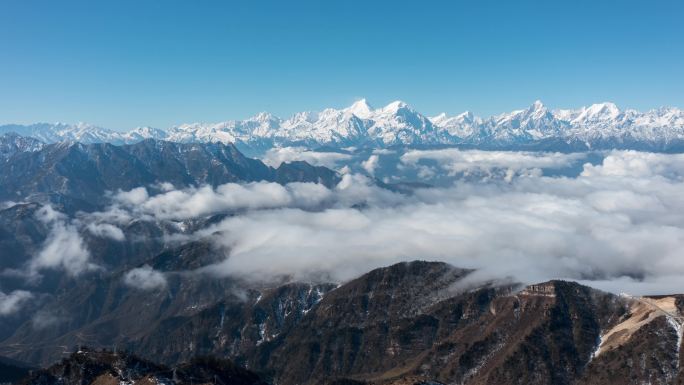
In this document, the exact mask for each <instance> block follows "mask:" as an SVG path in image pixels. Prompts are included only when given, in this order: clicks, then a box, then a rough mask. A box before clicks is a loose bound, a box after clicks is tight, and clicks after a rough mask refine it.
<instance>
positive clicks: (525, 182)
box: [36, 150, 684, 294]
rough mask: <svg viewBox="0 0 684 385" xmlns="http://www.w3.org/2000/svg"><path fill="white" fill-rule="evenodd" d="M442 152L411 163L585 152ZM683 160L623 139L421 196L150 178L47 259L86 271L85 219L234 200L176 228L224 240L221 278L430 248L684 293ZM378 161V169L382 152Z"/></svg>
mask: <svg viewBox="0 0 684 385" xmlns="http://www.w3.org/2000/svg"><path fill="white" fill-rule="evenodd" d="M440 151H441V152H439V153H429V152H427V153H426V152H425V151H423V152H408V153H406V154H404V155H403V157H402V160H401V161H402V162H404V163H406V164H412V163H417V162H418V160H419V159H424V158H426V157H428V158H431V159H433V160H435V161H438V164H439V165H440V166H439V167H440V168H441V169H442V170H441V171H440V170H438V172H451V171H453V172H459V173H460V172H469V171H471V170H482V169H488V168H493V167H502V168H506V167H507V168H510V169H515V170H521V169H538V170H541V169H545V168H549V167H551V168H552V167H565V166H567V165H568V164H571V163H573V162H577V161H578V160H580V161H581V160H582V159H583V157H584V156H585V155H584V154H556V153H520V152H493V153H486V152H482V151H472V152H471V151H458V150H456V151H451V150H440ZM374 155H380V156H382V154H374ZM682 165H684V155H668V154H651V153H641V152H633V151H615V152H611V153H609V154H607V155H606V157H605V159H603V162H602V163H600V164H596V165H592V164H589V163H587V164H585V165H584V168H583V171H582V172H581V174H580V175H578V176H577V177H549V176H543V175H541V171H539V172H528V173H522V172H516V173H514V174H513V175H509V174H506V175H504V176H502V177H501V178H500V179H492V178H491V177H490V176H487V177H486V178H484V179H483V180H472V179H463V180H461V181H459V182H456V183H455V184H454V185H453V186H450V187H446V188H427V189H419V190H416V191H415V192H414V193H413V194H410V195H403V194H399V193H394V192H391V191H389V190H386V189H382V188H380V187H377V186H376V185H375V184H374V183H373V182H372V180H370V179H369V178H367V177H364V176H361V175H354V174H347V175H344V177H343V179H342V182H340V184H339V185H338V186H337V187H336V188H334V189H327V188H325V187H324V186H321V185H316V184H305V183H293V184H289V185H286V186H281V185H277V184H274V183H251V184H244V185H238V184H226V185H222V186H219V187H218V188H211V187H200V188H188V189H181V190H169V191H165V192H162V193H159V194H156V195H154V194H151V193H150V192H149V191H148V190H147V189H146V188H144V187H141V188H138V189H134V190H131V191H127V192H119V193H117V194H114V195H113V201H112V202H113V203H112V206H111V207H110V209H109V210H108V211H106V212H101V213H94V214H88V215H81V216H80V217H79V220H78V221H77V222H74V223H71V222H68V221H66V220H65V219H63V218H62V219H60V218H57V219H54V218H53V219H52V221H53V222H52V223H55V225H54V226H53V229H56V230H53V232H54V234H53V235H52V236H51V237H50V239H51V240H50V241H49V242H48V243H47V244H46V247H45V248H44V251H43V253H44V254H45V256H43V257H41V256H39V257H38V259H37V261H40V263H41V266H48V267H49V266H53V265H56V264H61V265H62V266H64V267H65V268H67V270H68V271H72V272H74V273H78V272H79V270H78V269H76V268H74V266H76V265H82V266H88V264H87V260H88V259H87V258H86V255H85V254H81V253H80V252H79V250H81V247H80V246H79V245H80V244H79V242H78V239H76V238H69V237H71V235H69V234H72V233H73V231H72V230H73V227H74V226H77V225H80V226H82V227H83V228H86V229H87V231H89V232H90V233H91V234H95V235H97V236H101V237H107V238H110V239H111V240H112V241H121V240H123V233H120V232H119V231H117V230H118V228H119V226H120V225H122V224H125V223H127V222H129V221H132V220H149V221H174V222H176V223H178V222H184V221H187V220H190V219H192V218H196V217H202V216H208V215H212V214H216V213H224V212H230V213H232V214H233V215H231V216H228V217H226V218H225V219H223V220H221V221H220V222H217V223H214V224H212V225H210V226H208V227H206V228H202V229H200V230H193V231H192V232H184V231H181V230H179V233H178V234H176V236H175V238H173V239H174V241H179V240H182V241H190V240H196V239H211V240H212V242H215V243H216V245H217V246H219V248H220V249H222V250H224V251H225V255H226V258H225V260H223V261H221V262H219V263H216V264H215V265H212V266H210V267H207V268H205V269H203V271H206V272H211V274H213V275H217V276H229V275H239V276H243V277H244V276H246V277H254V278H257V279H268V278H270V277H275V276H282V275H291V276H292V277H294V278H295V279H311V278H313V277H320V276H321V275H322V276H326V277H332V278H334V279H337V280H346V279H350V278H353V277H355V276H357V275H360V274H362V273H364V272H366V271H368V270H370V269H372V268H375V267H379V266H386V265H388V264H391V263H394V262H398V261H406V260H414V259H424V260H438V261H445V262H448V263H451V264H453V265H455V266H459V267H467V268H475V269H478V270H479V272H478V274H479V276H480V277H482V278H483V279H485V278H487V279H489V278H504V277H513V278H514V279H517V280H520V281H522V282H525V283H532V282H538V281H545V280H548V279H553V278H565V279H572V280H583V282H585V283H588V284H592V285H593V286H596V287H600V288H604V289H607V290H611V291H614V292H621V291H626V292H631V293H633V294H651V293H670V292H682V291H684V287H683V286H682V284H681V282H682V278H684V258H683V256H682V250H684V166H682ZM367 166H368V169H369V171H370V170H373V167H374V166H373V161H370V163H367ZM45 215H46V217H47V216H50V215H52V216H55V215H57V214H54V213H46V214H45ZM60 223H61V224H60ZM179 228H183V227H182V226H181V227H179ZM84 231H85V230H84ZM67 241H68V242H67ZM53 244H54V246H52V245H53ZM67 245H69V247H68V248H67ZM74 245H75V246H74ZM45 250H47V251H45ZM56 251H66V253H64V252H62V253H61V254H60V253H56ZM58 254H59V255H65V254H68V255H71V257H70V258H67V259H64V258H62V259H59V260H58V261H57V262H55V261H56V260H53V259H52V258H49V257H48V255H58ZM41 255H42V254H41ZM84 261H85V262H84ZM36 263H39V262H36ZM70 267H71V268H70ZM124 280H125V283H126V284H128V285H129V286H133V287H136V288H140V289H144V290H150V289H156V288H161V287H164V285H165V284H166V283H165V282H166V281H165V278H164V276H163V275H162V274H161V273H160V272H157V271H154V270H153V269H151V268H149V267H147V266H145V267H142V268H138V269H135V270H132V271H130V272H129V273H128V274H127V275H126V277H125V278H124Z"/></svg>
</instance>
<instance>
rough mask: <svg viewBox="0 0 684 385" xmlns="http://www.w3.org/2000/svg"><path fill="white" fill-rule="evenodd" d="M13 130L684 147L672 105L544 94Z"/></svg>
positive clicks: (264, 142) (361, 142) (335, 141)
mask: <svg viewBox="0 0 684 385" xmlns="http://www.w3.org/2000/svg"><path fill="white" fill-rule="evenodd" d="M8 132H16V133H17V134H19V135H22V136H26V137H32V138H36V139H38V140H40V141H41V142H44V143H53V142H59V141H65V140H69V141H79V142H83V143H97V142H109V143H114V144H125V143H135V142H138V141H141V140H144V139H148V138H154V139H164V140H168V141H173V142H181V143H190V142H222V143H232V142H239V143H243V144H246V145H254V146H257V147H259V148H268V147H272V146H289V145H297V146H311V147H316V146H321V145H325V146H333V147H335V146H338V147H340V148H343V147H348V146H355V147H359V146H362V147H363V146H369V147H370V146H376V147H378V146H379V147H383V146H394V145H404V146H414V145H455V144H467V145H474V146H480V147H483V148H484V147H488V148H489V147H496V148H507V147H510V146H517V145H525V144H534V143H536V142H540V141H549V140H550V141H551V142H556V143H558V142H565V143H568V144H570V143H583V144H585V145H586V146H587V147H590V148H597V146H598V147H601V148H625V146H627V148H632V147H633V148H663V146H664V145H669V144H671V143H678V141H681V142H682V144H681V145H679V146H680V147H682V148H684V113H683V112H682V110H680V109H678V108H666V107H663V108H659V109H654V110H651V111H648V112H639V111H636V110H621V109H620V108H618V107H617V106H616V105H615V104H614V103H610V102H604V103H596V104H592V105H590V106H587V107H582V108H579V109H562V110H561V109H559V110H553V111H552V110H550V109H549V108H548V107H547V106H546V105H544V103H542V102H541V101H540V100H537V101H535V102H533V103H532V104H531V105H529V106H528V107H527V108H524V109H520V110H515V111H512V112H509V113H503V114H500V115H496V116H492V117H489V118H486V119H483V118H480V117H477V116H475V115H474V114H472V113H471V112H469V111H466V112H463V113H461V114H459V115H455V116H449V115H447V114H445V113H442V114H439V115H437V116H434V117H432V118H427V117H426V116H424V115H422V114H421V113H420V112H418V111H416V110H415V109H413V108H412V107H410V106H409V105H408V104H406V103H404V102H403V101H399V100H397V101H394V102H391V103H389V104H387V105H386V106H384V107H381V108H377V109H375V108H373V107H372V106H371V105H370V104H369V103H368V101H367V100H366V99H360V100H357V101H355V102H354V103H353V104H352V105H351V106H349V107H346V108H342V109H335V108H327V109H324V110H322V111H317V112H312V111H309V112H300V113H296V114H293V115H292V116H291V117H289V118H288V119H281V118H279V117H276V116H274V115H272V114H270V113H268V112H261V113H259V114H257V115H255V116H253V117H251V118H248V119H245V120H228V121H224V122H219V123H190V124H182V125H179V126H175V127H171V128H169V129H168V130H159V129H154V128H151V127H139V128H136V129H133V130H131V131H128V132H117V131H112V130H107V129H104V128H101V127H97V126H92V125H89V124H86V123H78V124H75V125H69V124H64V123H55V124H49V123H38V124H33V125H28V126H23V125H5V126H0V134H3V133H8ZM630 146H631V147H630ZM644 146H646V147H644Z"/></svg>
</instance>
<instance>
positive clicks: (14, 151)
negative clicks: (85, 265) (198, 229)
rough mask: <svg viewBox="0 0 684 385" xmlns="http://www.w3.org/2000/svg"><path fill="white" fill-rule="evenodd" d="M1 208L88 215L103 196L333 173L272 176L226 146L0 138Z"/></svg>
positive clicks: (298, 166)
mask: <svg viewBox="0 0 684 385" xmlns="http://www.w3.org/2000/svg"><path fill="white" fill-rule="evenodd" d="M0 166H2V167H1V168H0V201H2V200H9V201H12V200H15V201H16V200H28V201H37V202H52V203H58V204H60V205H62V206H64V207H65V208H66V209H67V210H69V209H82V210H88V209H92V208H94V207H97V206H99V205H101V204H103V203H104V202H106V201H107V196H106V194H105V193H106V192H107V191H117V190H130V189H132V188H135V187H139V186H149V185H153V184H159V183H171V184H172V185H174V186H176V187H179V188H181V187H187V186H199V185H211V186H218V185H220V184H224V183H230V182H256V181H270V182H277V183H283V184H284V183H289V182H315V183H323V184H325V185H326V186H328V187H332V186H334V185H336V184H337V182H338V181H339V177H338V175H337V173H336V172H335V171H332V170H330V169H327V168H325V167H315V166H312V165H310V164H308V163H306V162H289V163H283V164H281V165H280V166H279V167H278V168H273V167H270V166H267V165H266V164H264V163H263V162H261V161H260V160H257V159H251V158H248V157H246V156H244V155H243V154H242V153H241V152H240V151H238V150H237V148H235V146H234V145H232V144H223V143H174V142H168V141H161V140H155V139H145V140H143V141H140V142H138V143H135V144H129V145H121V146H116V145H113V144H110V143H90V144H83V143H78V142H69V141H66V142H58V143H52V144H42V143H40V142H38V141H37V140H35V139H32V138H25V137H22V136H18V135H14V134H10V135H4V136H0Z"/></svg>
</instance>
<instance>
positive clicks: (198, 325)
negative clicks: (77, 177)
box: [0, 245, 684, 385]
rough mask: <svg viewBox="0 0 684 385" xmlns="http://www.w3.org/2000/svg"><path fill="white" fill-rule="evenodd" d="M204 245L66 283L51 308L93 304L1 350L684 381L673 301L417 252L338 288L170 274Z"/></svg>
mask: <svg viewBox="0 0 684 385" xmlns="http://www.w3.org/2000/svg"><path fill="white" fill-rule="evenodd" d="M208 253H209V254H210V250H208V249H206V248H203V247H202V246H201V245H195V246H193V247H192V248H190V249H184V250H177V251H174V252H169V253H166V254H160V255H159V256H158V257H156V258H155V259H154V260H152V261H150V264H152V265H154V267H155V269H158V270H160V271H165V272H166V273H167V277H169V284H168V286H167V287H166V288H165V289H163V290H157V291H152V292H137V293H136V292H133V293H131V292H126V291H124V290H123V287H122V284H121V281H120V280H119V279H117V278H116V277H112V279H110V280H106V281H102V280H93V281H91V282H90V283H88V284H84V285H81V286H80V287H79V288H76V289H74V290H72V291H70V292H66V293H64V294H63V295H62V296H61V297H60V300H59V301H60V303H56V304H55V306H56V307H57V308H61V307H64V308H66V309H70V310H69V311H70V312H75V313H78V312H80V311H82V310H79V309H88V310H87V312H84V314H83V315H82V316H79V317H81V321H79V322H76V323H75V322H73V321H70V324H67V325H63V326H61V327H60V328H57V329H53V330H52V331H48V330H44V331H41V332H40V333H42V334H36V333H37V332H36V331H35V330H33V329H31V325H30V324H28V323H27V324H26V325H25V326H24V327H23V328H21V329H20V331H19V332H18V333H17V334H16V335H15V336H14V337H12V338H10V339H8V340H6V341H4V342H3V343H2V344H0V351H2V352H3V354H7V353H11V352H15V354H16V353H17V351H16V349H15V348H14V347H15V346H31V347H35V349H28V350H26V351H25V353H22V354H19V355H17V356H16V357H17V358H23V359H32V360H36V359H38V360H40V361H42V362H50V361H51V360H53V359H55V358H56V357H59V355H60V354H61V352H62V350H60V349H55V348H51V346H53V347H54V346H74V345H78V344H83V343H86V342H88V343H91V344H94V345H95V346H99V347H110V348H111V347H113V346H118V347H119V348H122V349H130V350H131V351H133V352H135V353H136V354H139V355H141V356H143V357H149V358H154V359H155V360H159V361H161V362H164V363H168V364H173V363H176V362H180V361H185V360H188V359H190V358H191V357H193V356H194V355H197V354H202V355H217V356H221V357H229V358H231V359H233V360H234V361H235V362H236V363H239V364H240V365H244V366H246V367H248V368H250V370H253V371H255V372H257V373H259V374H260V375H262V378H265V379H268V380H270V381H272V382H273V383H278V384H286V385H287V384H318V383H326V382H329V381H337V382H338V383H357V384H358V383H373V384H405V383H409V384H413V383H421V381H424V382H426V383H428V382H429V381H434V382H437V383H464V384H627V383H637V382H639V383H641V382H644V381H646V382H650V383H654V384H655V383H660V384H665V383H668V384H669V383H675V380H676V379H678V378H679V379H682V378H683V377H682V376H683V372H682V370H681V363H680V361H681V359H682V358H681V356H680V355H679V351H680V350H681V344H682V340H681V332H682V325H681V317H682V314H684V313H683V312H684V297H682V296H664V297H658V298H628V297H619V296H614V295H611V294H607V293H603V292H600V291H597V290H594V289H591V288H589V287H586V286H582V285H579V284H576V283H572V282H564V281H550V282H546V283H542V284H537V285H532V286H528V287H526V288H523V289H522V290H520V287H519V286H518V285H515V284H510V283H505V282H480V283H479V284H474V283H473V282H471V281H470V280H469V277H471V273H472V271H470V270H464V269H457V268H454V267H452V266H450V265H447V264H444V263H433V262H420V261H416V262H409V263H400V264H396V265H392V266H389V267H386V268H380V269H376V270H373V271H371V272H369V273H367V274H365V275H363V276H361V277H359V278H357V279H355V280H352V281H350V282H347V283H345V284H343V285H340V286H339V287H337V285H334V284H311V283H286V284H282V285H275V286H272V287H268V286H259V285H254V284H249V283H246V282H240V281H239V280H234V279H225V278H224V279H215V278H209V277H207V276H202V275H198V276H195V277H193V276H192V275H188V274H178V275H174V274H169V273H171V272H172V271H174V270H175V269H187V268H189V267H191V266H198V265H197V264H196V263H197V259H198V258H200V259H201V258H204V256H206V255H207V254H208ZM176 260H179V261H180V262H176ZM209 261H210V260H202V261H201V262H199V265H203V264H206V263H209ZM178 263H180V265H178ZM89 285H90V286H92V288H90V289H87V287H88V286H89ZM240 293H241V294H240ZM198 298H201V300H198ZM69 304H70V306H69ZM65 306H66V307H65ZM625 330H628V332H625ZM122 337H124V338H122ZM84 338H85V339H84ZM354 381H356V382H354Z"/></svg>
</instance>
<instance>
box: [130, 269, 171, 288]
mask: <svg viewBox="0 0 684 385" xmlns="http://www.w3.org/2000/svg"><path fill="white" fill-rule="evenodd" d="M123 281H124V283H125V284H126V285H128V286H130V287H133V288H136V289H140V290H156V289H163V288H165V287H166V285H167V281H166V277H165V276H164V274H163V273H162V272H159V271H157V270H154V269H153V268H152V267H150V266H148V265H144V266H142V267H138V268H135V269H132V270H130V271H128V272H127V273H126V274H125V275H124V277H123Z"/></svg>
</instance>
